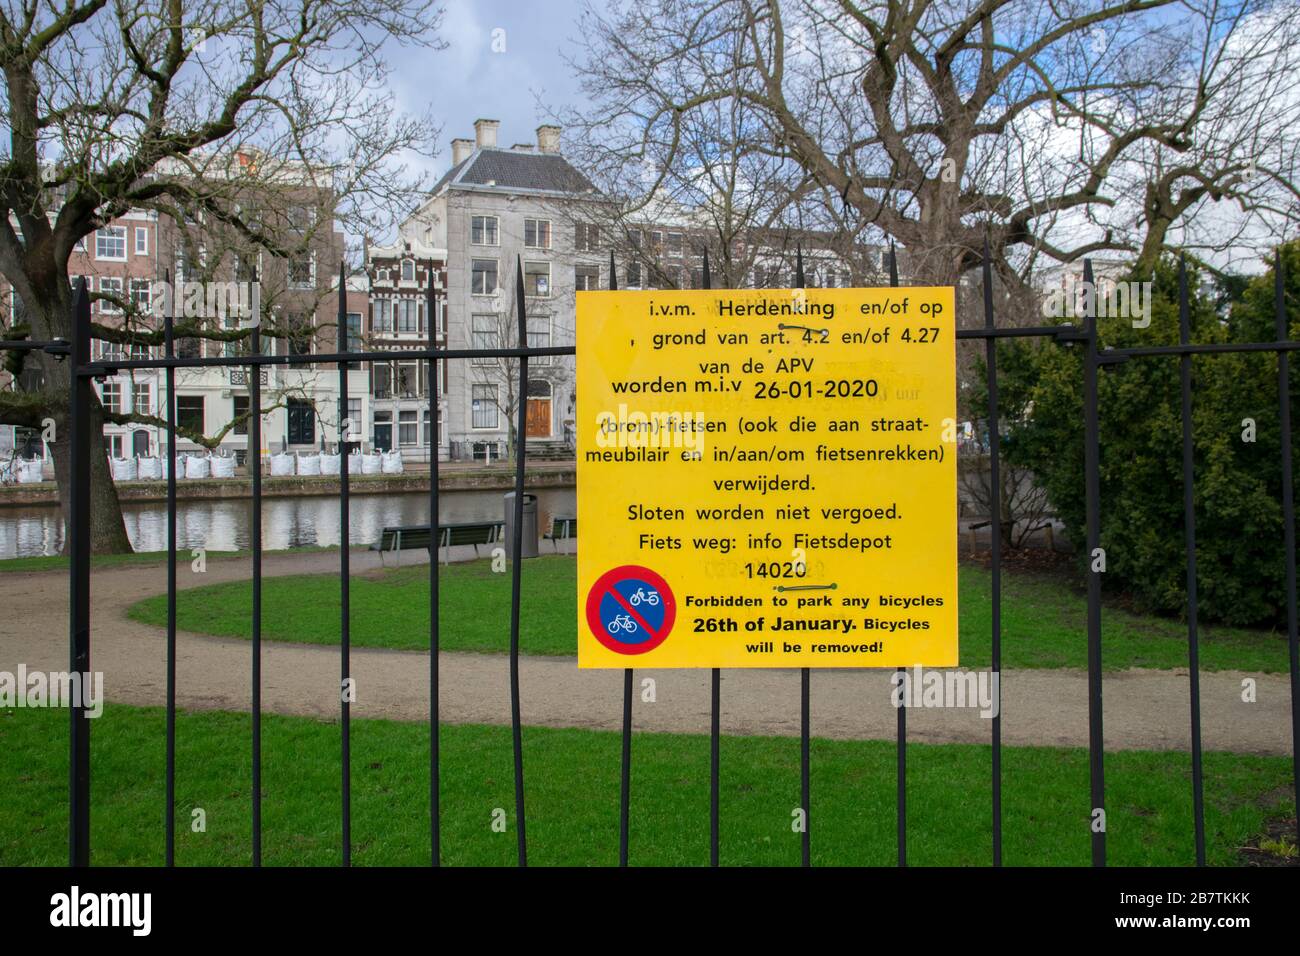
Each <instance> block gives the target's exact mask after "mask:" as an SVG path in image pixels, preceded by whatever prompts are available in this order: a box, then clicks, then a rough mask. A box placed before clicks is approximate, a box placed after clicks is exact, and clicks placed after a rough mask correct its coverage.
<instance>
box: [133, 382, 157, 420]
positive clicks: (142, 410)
mask: <svg viewBox="0 0 1300 956" xmlns="http://www.w3.org/2000/svg"><path fill="white" fill-rule="evenodd" d="M150 392H151V389H150V388H149V383H148V382H136V383H135V394H134V395H132V396H131V400H132V403H133V404H132V406H131V408H132V410H133V411H135V412H136V414H139V415H152V414H153V402H151V401H150Z"/></svg>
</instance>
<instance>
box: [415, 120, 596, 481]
mask: <svg viewBox="0 0 1300 956" xmlns="http://www.w3.org/2000/svg"><path fill="white" fill-rule="evenodd" d="M499 127H500V124H499V123H498V122H497V121H496V120H489V119H480V120H478V121H476V122H475V124H474V130H475V137H474V139H473V140H469V139H455V140H452V144H451V145H452V165H451V169H450V170H448V172H447V174H446V175H445V176H443V177H442V178H441V179H440V180H439V181H438V182H437V184H436V185H435V186H434V187H433V189H432V190H431V192H430V195H429V198H428V199H427V200H426V201H425V202H424V203H423V204H422V205H421V206H420V207H419V208H418V209H417V210H415V212H414V213H412V215H411V216H410V217H409V218H408V219H407V220H406V222H404V223H403V224H402V226H401V228H400V230H399V243H402V244H406V243H411V244H412V248H416V247H417V246H419V247H420V248H423V249H425V250H428V251H430V253H431V254H436V252H439V251H444V250H445V268H446V286H445V290H446V298H445V301H446V336H447V347H448V348H452V349H456V348H471V347H477V348H490V347H494V346H500V345H502V344H504V345H506V346H509V345H514V344H516V343H517V342H518V326H519V323H518V313H517V311H516V303H515V289H516V270H517V268H518V267H519V266H518V264H519V263H522V268H523V274H524V287H525V305H526V310H527V340H528V343H529V344H530V345H532V346H534V347H546V346H552V345H571V344H572V343H573V341H574V302H575V297H574V292H575V291H576V290H577V289H579V288H604V287H605V285H606V280H607V279H608V276H607V275H606V276H604V277H602V270H603V271H605V272H607V271H608V270H607V267H606V266H604V265H602V263H603V262H606V261H607V260H608V247H606V248H605V249H604V250H602V249H601V248H600V247H599V244H598V243H595V242H593V241H591V238H592V237H591V236H589V235H588V234H587V233H586V232H585V230H584V229H583V228H582V226H583V220H584V214H583V211H584V209H586V208H588V207H590V206H591V205H592V204H594V203H599V202H601V201H602V200H601V198H600V196H599V195H598V194H597V193H596V190H595V189H594V188H593V187H592V185H591V183H590V182H589V181H588V180H587V178H586V177H585V176H583V175H582V174H581V173H580V172H578V170H576V169H575V168H574V167H573V166H572V165H570V164H569V162H568V161H567V160H566V159H565V158H564V157H563V156H562V155H561V154H560V132H561V131H560V129H559V127H556V126H540V127H538V128H537V142H536V143H527V144H523V143H521V144H516V145H514V146H512V147H510V148H508V149H507V148H502V147H501V146H499V145H498V143H497V135H498V132H499ZM602 257H603V258H602ZM517 376H518V372H517V365H516V364H515V363H514V362H513V361H512V360H500V361H498V360H494V359H474V360H469V361H456V362H450V363H448V370H447V381H446V383H445V385H444V387H445V393H444V394H445V399H444V409H445V412H444V419H445V445H444V447H445V449H446V453H447V455H448V456H449V457H451V458H455V459H471V458H473V459H486V458H489V457H490V458H491V459H493V460H495V459H497V458H500V457H503V456H504V455H505V454H507V453H508V449H509V446H510V443H511V441H512V440H513V439H512V436H513V434H514V430H515V421H516V419H517V416H518V408H519V401H520V396H518V395H517V394H516V393H517V391H518V385H517ZM522 400H523V401H524V403H525V408H526V416H527V427H526V430H525V436H524V437H525V440H526V441H527V442H528V454H529V455H530V456H533V457H545V456H547V455H556V456H563V455H567V445H566V440H567V439H566V436H568V435H570V434H571V433H572V431H573V418H574V412H575V400H576V395H575V392H574V366H573V359H572V357H571V356H564V357H554V358H541V359H533V360H531V361H530V362H529V389H528V394H527V395H526V396H523V397H522Z"/></svg>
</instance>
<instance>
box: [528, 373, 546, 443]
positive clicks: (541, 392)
mask: <svg viewBox="0 0 1300 956" xmlns="http://www.w3.org/2000/svg"><path fill="white" fill-rule="evenodd" d="M527 395H528V408H527V411H526V413H525V414H526V419H527V421H526V424H527V427H528V430H527V432H525V434H526V435H527V437H529V438H550V437H551V383H550V382H548V381H546V380H545V379H533V380H532V381H531V382H529V383H528V393H527Z"/></svg>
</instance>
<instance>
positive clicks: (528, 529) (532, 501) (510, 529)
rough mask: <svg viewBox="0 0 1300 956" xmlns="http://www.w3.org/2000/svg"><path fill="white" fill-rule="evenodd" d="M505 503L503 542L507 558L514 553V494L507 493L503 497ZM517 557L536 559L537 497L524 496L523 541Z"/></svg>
mask: <svg viewBox="0 0 1300 956" xmlns="http://www.w3.org/2000/svg"><path fill="white" fill-rule="evenodd" d="M505 502H506V536H505V540H504V542H503V544H504V546H505V549H506V555H507V556H509V555H511V554H513V553H514V552H513V551H512V550H511V549H513V548H514V540H515V537H514V534H515V531H514V529H515V493H514V492H513V491H511V492H509V493H508V494H507V495H506V496H505ZM519 555H520V557H524V558H535V557H537V496H536V495H530V494H525V495H524V536H523V541H521V542H520V544H519Z"/></svg>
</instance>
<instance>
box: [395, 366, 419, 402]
mask: <svg viewBox="0 0 1300 956" xmlns="http://www.w3.org/2000/svg"><path fill="white" fill-rule="evenodd" d="M422 365H424V363H423V362H398V363H397V385H396V388H395V389H394V393H395V394H396V396H397V397H398V398H419V397H420V395H421V393H422V389H421V388H420V367H421V366H422Z"/></svg>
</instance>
